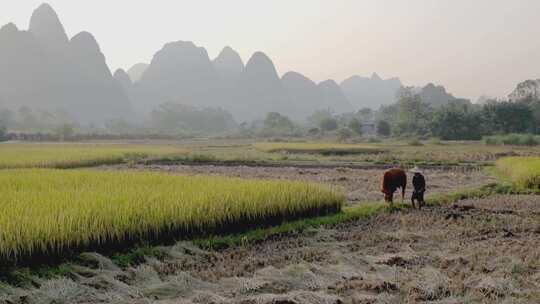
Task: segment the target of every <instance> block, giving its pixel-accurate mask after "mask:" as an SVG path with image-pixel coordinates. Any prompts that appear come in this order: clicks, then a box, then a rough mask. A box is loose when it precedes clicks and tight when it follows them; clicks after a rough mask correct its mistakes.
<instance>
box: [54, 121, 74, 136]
mask: <svg viewBox="0 0 540 304" xmlns="http://www.w3.org/2000/svg"><path fill="white" fill-rule="evenodd" d="M55 133H56V135H57V136H58V137H59V138H60V140H68V139H70V138H72V137H73V135H75V128H74V126H73V125H71V124H62V125H61V126H59V127H57V128H56V132H55Z"/></svg>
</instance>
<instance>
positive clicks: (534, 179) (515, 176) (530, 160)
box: [496, 157, 540, 190]
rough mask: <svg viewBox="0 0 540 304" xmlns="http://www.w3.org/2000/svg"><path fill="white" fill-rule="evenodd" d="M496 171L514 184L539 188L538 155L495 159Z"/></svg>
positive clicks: (539, 167) (524, 187) (526, 187)
mask: <svg viewBox="0 0 540 304" xmlns="http://www.w3.org/2000/svg"><path fill="white" fill-rule="evenodd" d="M496 169H497V171H498V173H499V174H500V175H501V176H502V177H503V178H506V179H508V180H510V181H511V182H512V183H513V184H514V185H515V186H517V187H518V188H523V189H533V190H538V189H540V157H505V158H501V159H499V160H497V162H496Z"/></svg>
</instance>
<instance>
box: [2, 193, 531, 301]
mask: <svg viewBox="0 0 540 304" xmlns="http://www.w3.org/2000/svg"><path fill="white" fill-rule="evenodd" d="M163 250H164V252H166V256H165V258H164V259H163V260H156V259H149V260H148V261H147V262H146V263H145V264H143V265H141V266H138V267H136V268H130V269H127V270H121V269H118V268H117V267H116V266H114V265H113V264H112V263H111V261H110V260H108V259H106V258H104V257H101V256H99V255H92V254H89V255H88V256H87V259H88V260H92V261H94V262H93V263H88V264H89V265H92V266H91V267H89V266H85V267H83V266H77V267H75V268H74V270H73V271H72V273H71V275H70V276H69V278H64V279H55V280H49V281H45V282H39V284H41V287H40V288H37V289H33V290H30V291H28V290H11V291H10V292H11V293H13V294H14V295H13V296H10V297H9V299H10V301H11V302H4V303H162V304H165V303H243V304H251V303H253V304H256V303H262V304H267V303H268V304H270V303H324V304H327V303H328V304H330V303H332V304H333V303H336V304H337V303H351V304H352V303H425V302H429V303H539V302H540V196H494V197H491V198H486V199H481V200H467V201H463V202H460V203H459V205H458V206H457V207H447V208H446V207H437V208H425V209H423V210H422V211H404V212H396V213H393V214H381V215H379V216H376V217H374V218H372V219H369V220H363V221H358V222H354V223H349V224H346V225H341V226H338V227H334V228H328V229H318V230H313V231H307V232H305V233H302V234H292V235H287V236H281V237H277V238H274V239H272V240H267V241H265V242H262V243H260V244H255V245H249V246H246V247H241V248H234V249H228V250H224V251H203V250H200V249H198V248H196V247H194V246H193V245H191V243H180V244H177V245H176V246H174V247H167V248H164V249H163ZM1 290H2V288H1V287H0V294H1ZM0 298H1V297H0ZM0 302H1V301H0Z"/></svg>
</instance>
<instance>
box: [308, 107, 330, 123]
mask: <svg viewBox="0 0 540 304" xmlns="http://www.w3.org/2000/svg"><path fill="white" fill-rule="evenodd" d="M333 117H334V115H333V114H332V112H331V111H330V110H317V111H315V112H313V114H311V115H310V116H309V117H308V118H307V121H308V122H309V124H310V125H311V126H320V125H321V121H323V120H325V119H328V118H333Z"/></svg>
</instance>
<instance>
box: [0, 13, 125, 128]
mask: <svg viewBox="0 0 540 304" xmlns="http://www.w3.org/2000/svg"><path fill="white" fill-rule="evenodd" d="M0 95H1V96H2V98H1V99H2V100H4V104H2V105H0V106H2V107H11V108H18V107H21V106H30V107H34V108H39V109H47V110H59V109H62V110H66V111H67V113H69V114H70V115H71V116H73V117H74V118H75V119H77V120H78V121H80V122H83V123H90V122H96V121H104V120H106V119H113V118H127V117H129V116H130V114H131V113H130V112H131V105H130V101H129V99H128V97H127V96H126V94H125V92H124V90H123V89H122V88H121V87H120V86H119V85H118V83H117V82H116V81H115V80H114V78H113V77H112V75H111V73H110V70H109V68H108V66H107V64H106V63H105V56H104V55H103V54H102V53H101V50H100V48H99V45H98V44H97V42H96V40H95V39H94V37H93V36H92V35H91V34H90V33H87V32H81V33H79V34H77V35H75V36H74V37H73V38H71V39H69V38H68V36H67V34H66V32H65V30H64V28H63V26H62V24H61V23H60V20H59V19H58V16H57V15H56V13H55V12H54V10H53V9H52V8H51V7H50V6H49V5H48V4H42V5H41V6H39V7H38V8H37V9H36V10H35V11H34V13H33V14H32V17H31V20H30V27H29V30H28V31H24V30H19V29H18V28H17V27H16V26H15V25H14V24H8V25H5V26H4V27H2V29H0Z"/></svg>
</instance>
